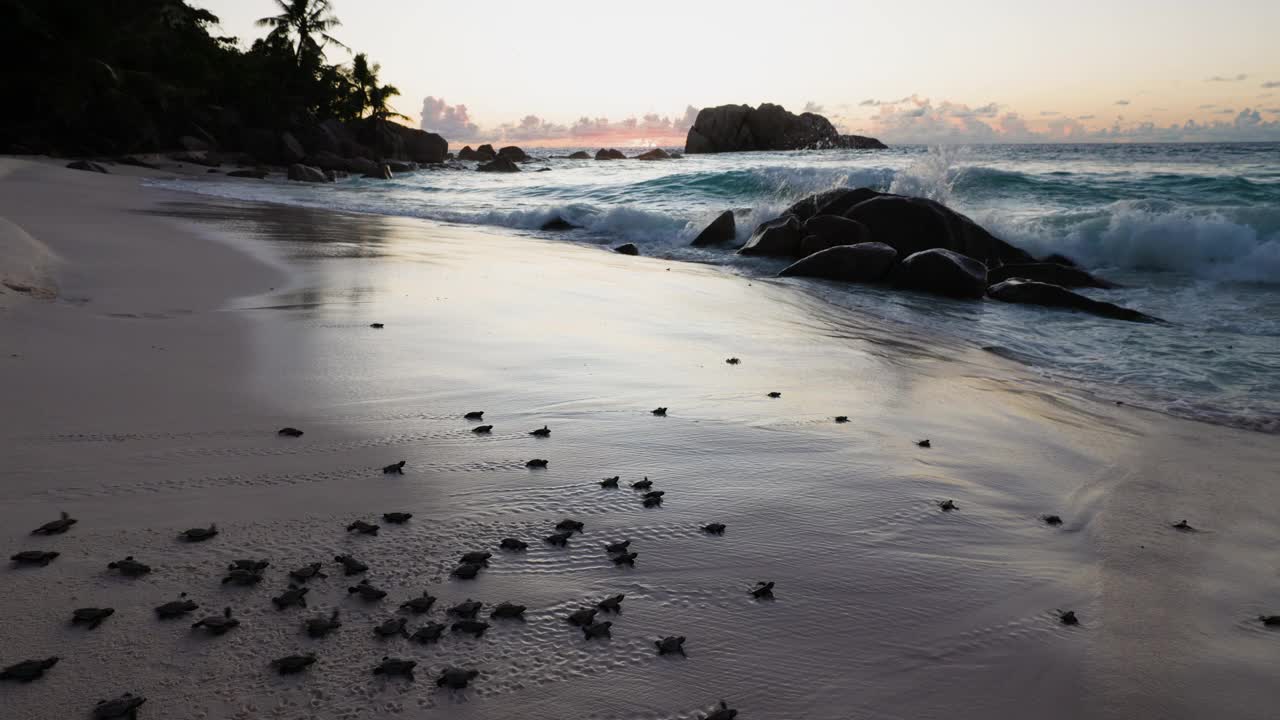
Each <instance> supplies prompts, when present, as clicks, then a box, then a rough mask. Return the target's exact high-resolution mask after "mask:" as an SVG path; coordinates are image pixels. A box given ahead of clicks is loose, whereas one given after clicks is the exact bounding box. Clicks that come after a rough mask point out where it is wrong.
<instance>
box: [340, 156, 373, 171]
mask: <svg viewBox="0 0 1280 720" xmlns="http://www.w3.org/2000/svg"><path fill="white" fill-rule="evenodd" d="M346 170H347V172H350V173H354V174H356V175H374V174H377V172H378V163H376V162H374V161H372V160H370V159H369V158H365V157H353V158H351V159H349V160H347V167H346Z"/></svg>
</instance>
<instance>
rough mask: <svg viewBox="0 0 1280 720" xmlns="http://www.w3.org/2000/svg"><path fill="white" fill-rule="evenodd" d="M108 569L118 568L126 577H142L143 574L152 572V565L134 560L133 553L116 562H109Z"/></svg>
mask: <svg viewBox="0 0 1280 720" xmlns="http://www.w3.org/2000/svg"><path fill="white" fill-rule="evenodd" d="M107 569H109V570H116V571H118V572H119V573H120V574H121V575H124V576H125V577H142V576H143V575H146V574H147V573H149V572H151V566H150V565H147V564H146V563H141V562H138V561H137V560H134V559H133V556H132V555H129V556H128V557H126V558H125V559H123V560H116V561H114V562H109V563H107Z"/></svg>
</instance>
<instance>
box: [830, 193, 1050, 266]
mask: <svg viewBox="0 0 1280 720" xmlns="http://www.w3.org/2000/svg"><path fill="white" fill-rule="evenodd" d="M844 216H845V217H847V218H849V219H850V220H857V221H858V222H860V223H862V224H863V225H866V226H867V229H868V230H870V231H871V239H872V240H874V241H875V242H882V243H884V244H886V245H891V246H893V248H894V249H895V250H897V251H898V253H899V254H901V255H904V256H906V255H911V254H912V253H917V252H920V251H922V250H929V249H932V248H943V249H946V250H951V251H954V252H957V253H960V254H962V255H967V256H968V257H970V258H973V259H975V260H980V261H982V262H983V263H986V264H987V265H991V266H995V265H1002V264H1005V263H1025V262H1034V261H1033V260H1032V258H1031V256H1030V255H1029V254H1027V253H1026V252H1024V251H1022V250H1019V249H1018V248H1015V247H1013V246H1012V245H1010V244H1008V243H1006V242H1004V241H1003V240H1000V239H999V238H997V237H995V236H994V235H992V234H991V233H989V232H987V231H986V230H985V229H983V228H982V227H981V226H979V225H978V224H977V223H975V222H973V221H972V220H970V219H969V218H967V217H965V216H964V215H961V214H960V213H958V212H955V211H954V210H951V209H950V208H948V207H947V206H945V205H943V204H942V203H938V202H935V201H933V200H928V199H925V198H916V197H903V196H901V195H879V196H877V197H873V198H871V199H869V200H865V201H863V202H861V203H858V204H857V205H854V206H853V207H852V208H850V209H849V210H848V212H846V213H845V214H844Z"/></svg>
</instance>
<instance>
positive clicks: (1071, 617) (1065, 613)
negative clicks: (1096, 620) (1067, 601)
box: [1058, 610, 1080, 625]
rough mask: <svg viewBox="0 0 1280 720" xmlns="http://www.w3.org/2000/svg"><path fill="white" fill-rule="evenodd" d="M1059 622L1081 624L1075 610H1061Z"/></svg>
mask: <svg viewBox="0 0 1280 720" xmlns="http://www.w3.org/2000/svg"><path fill="white" fill-rule="evenodd" d="M1058 622H1060V623H1062V624H1063V625H1079V624H1080V619H1079V618H1077V617H1076V613H1075V611H1074V610H1059V611H1058Z"/></svg>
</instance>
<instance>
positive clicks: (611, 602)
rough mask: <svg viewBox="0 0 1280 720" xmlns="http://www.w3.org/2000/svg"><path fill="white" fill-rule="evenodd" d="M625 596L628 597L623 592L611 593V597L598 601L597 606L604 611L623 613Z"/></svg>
mask: <svg viewBox="0 0 1280 720" xmlns="http://www.w3.org/2000/svg"><path fill="white" fill-rule="evenodd" d="M624 598H626V595H622V594H621V593H619V594H618V595H610V596H609V597H607V598H605V599H603V600H601V601H600V602H598V603H596V607H597V608H599V609H600V610H601V611H602V612H607V613H621V612H622V600H623V599H624Z"/></svg>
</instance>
